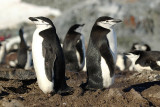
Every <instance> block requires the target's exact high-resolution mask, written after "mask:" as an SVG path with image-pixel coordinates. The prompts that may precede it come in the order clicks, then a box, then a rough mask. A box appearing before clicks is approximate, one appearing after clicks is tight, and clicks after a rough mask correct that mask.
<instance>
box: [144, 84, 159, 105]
mask: <svg viewBox="0 0 160 107" xmlns="http://www.w3.org/2000/svg"><path fill="white" fill-rule="evenodd" d="M142 95H143V96H144V97H145V98H146V99H148V100H149V101H150V102H152V104H153V105H155V106H156V107H159V106H160V86H159V85H155V86H151V87H150V88H148V89H146V90H144V91H143V92H142Z"/></svg>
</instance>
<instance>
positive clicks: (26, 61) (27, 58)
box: [9, 27, 33, 70]
mask: <svg viewBox="0 0 160 107" xmlns="http://www.w3.org/2000/svg"><path fill="white" fill-rule="evenodd" d="M23 34H24V32H23V27H21V28H20V30H19V37H20V43H19V47H18V52H17V58H16V60H11V61H9V65H10V67H17V68H22V69H26V70H29V69H31V68H32V66H33V65H32V55H31V50H29V47H28V46H27V43H26V41H25V40H24V37H23ZM13 53H14V52H11V55H12V54H13Z"/></svg>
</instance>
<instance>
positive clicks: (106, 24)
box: [97, 20, 116, 29]
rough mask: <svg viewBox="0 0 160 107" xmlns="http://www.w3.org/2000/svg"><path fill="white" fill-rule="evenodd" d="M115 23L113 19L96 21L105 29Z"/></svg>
mask: <svg viewBox="0 0 160 107" xmlns="http://www.w3.org/2000/svg"><path fill="white" fill-rule="evenodd" d="M115 24H116V22H114V20H105V21H101V22H98V23H97V25H98V26H101V27H103V28H106V29H110V28H111V27H112V26H113V25H115Z"/></svg>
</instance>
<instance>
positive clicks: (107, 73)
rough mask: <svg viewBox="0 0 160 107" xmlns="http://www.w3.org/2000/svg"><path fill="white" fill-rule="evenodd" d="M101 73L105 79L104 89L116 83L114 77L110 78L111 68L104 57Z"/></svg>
mask: <svg viewBox="0 0 160 107" xmlns="http://www.w3.org/2000/svg"><path fill="white" fill-rule="evenodd" d="M101 71H102V79H103V87H104V88H108V87H109V86H110V85H112V84H113V82H114V76H113V77H110V71H109V67H108V65H107V63H106V61H105V59H104V58H103V57H101Z"/></svg>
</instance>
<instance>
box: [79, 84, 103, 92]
mask: <svg viewBox="0 0 160 107" xmlns="http://www.w3.org/2000/svg"><path fill="white" fill-rule="evenodd" d="M80 87H81V88H82V89H83V90H84V91H97V90H98V89H100V88H92V87H90V86H89V85H88V84H87V83H82V84H81V85H80ZM100 90H103V89H100Z"/></svg>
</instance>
